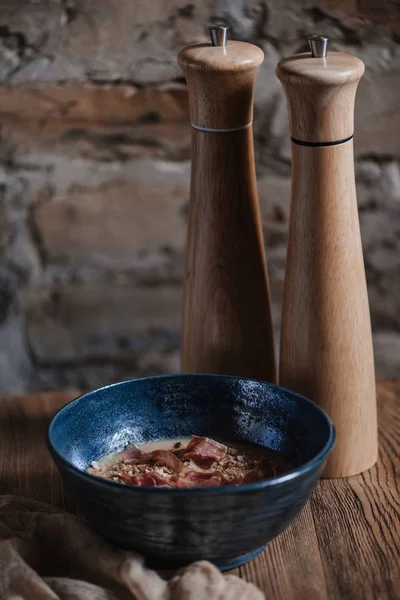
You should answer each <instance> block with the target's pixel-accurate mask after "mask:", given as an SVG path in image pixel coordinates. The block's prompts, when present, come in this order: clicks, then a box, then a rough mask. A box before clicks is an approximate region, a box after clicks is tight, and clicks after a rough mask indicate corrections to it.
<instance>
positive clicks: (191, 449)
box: [182, 435, 228, 469]
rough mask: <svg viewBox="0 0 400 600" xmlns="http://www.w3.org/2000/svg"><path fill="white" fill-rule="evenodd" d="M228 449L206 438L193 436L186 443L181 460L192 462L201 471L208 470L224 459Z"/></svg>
mask: <svg viewBox="0 0 400 600" xmlns="http://www.w3.org/2000/svg"><path fill="white" fill-rule="evenodd" d="M227 450H228V448H227V447H226V446H225V445H224V444H220V443H219V442H216V441H215V440H211V439H210V438H207V437H198V436H197V435H193V436H192V439H191V440H190V442H189V443H188V445H187V447H186V449H185V452H184V453H183V455H182V460H192V461H193V462H194V463H195V464H196V465H197V466H198V467H200V468H201V469H209V468H210V467H211V466H212V465H213V464H214V463H215V462H220V461H221V460H222V459H223V458H225V456H226V453H227Z"/></svg>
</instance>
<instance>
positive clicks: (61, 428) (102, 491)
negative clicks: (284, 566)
mask: <svg viewBox="0 0 400 600" xmlns="http://www.w3.org/2000/svg"><path fill="white" fill-rule="evenodd" d="M192 434H196V435H206V436H210V437H216V438H221V439H225V440H228V441H229V440H232V441H233V440H241V441H249V442H256V443H258V444H263V445H265V446H268V447H269V448H272V449H273V450H276V451H277V452H280V453H281V454H282V455H283V456H285V457H286V458H287V459H288V460H289V461H290V462H291V463H292V464H293V465H294V466H295V468H294V469H293V470H292V471H290V472H288V473H285V474H284V475H281V476H278V477H274V478H272V479H268V480H265V481H259V482H255V483H249V484H246V485H240V486H234V487H233V486H221V487H218V488H211V487H210V488H200V489H195V488H191V489H165V488H143V487H134V486H126V485H123V484H119V483H116V482H112V481H105V480H103V479H99V478H97V477H95V476H92V475H89V474H87V473H85V469H86V467H87V466H88V465H89V464H90V462H91V461H92V460H95V459H98V458H99V457H100V456H102V455H103V454H106V453H110V452H114V451H118V450H121V449H122V448H123V447H125V446H126V444H127V443H128V442H129V441H135V442H146V441H150V440H156V439H163V438H177V437H190V436H191V435H192ZM334 438H335V433H334V428H333V425H332V423H331V421H330V419H329V418H328V416H327V415H326V414H325V413H324V412H323V410H321V409H320V408H319V407H318V406H316V405H315V404H314V403H312V402H311V401H310V400H307V399H306V398H303V397H302V396H299V395H298V394H295V393H294V392H290V391H288V390H286V389H283V388H281V387H278V386H275V385H271V384H269V383H265V382H260V381H253V380H249V379H242V378H238V377H227V376H223V375H171V376H161V377H148V378H145V379H137V380H133V381H126V382H123V383H117V384H115V385H110V386H109V387H105V388H102V389H99V390H95V391H93V392H90V393H88V394H85V395H84V396H81V397H80V398H77V399H76V400H74V401H73V402H71V403H70V404H68V405H67V406H65V407H64V408H62V409H61V410H60V411H59V412H58V413H57V414H56V416H55V417H54V419H53V420H52V422H51V424H50V427H49V432H48V446H49V449H50V451H51V453H52V456H53V458H54V460H55V462H56V464H57V466H58V468H59V470H60V471H61V474H62V476H63V478H64V481H65V483H66V486H67V488H68V489H69V490H70V491H71V492H72V493H73V494H74V496H75V498H76V501H77V504H78V506H79V508H80V510H81V511H82V513H83V514H84V516H85V517H86V519H87V520H88V521H89V522H90V523H91V524H92V525H93V527H94V528H95V529H96V530H97V531H98V532H99V533H100V534H101V535H102V536H103V537H105V538H107V539H108V540H111V541H113V542H115V543H116V544H118V545H119V546H122V547H125V548H128V549H132V550H135V551H137V552H140V553H141V554H143V555H144V556H145V557H146V558H147V559H148V561H149V562H150V564H153V565H156V566H157V561H159V562H158V564H160V565H162V566H163V567H164V568H166V567H167V566H170V567H177V566H181V565H183V564H186V563H189V562H192V561H195V560H202V559H206V560H210V561H212V562H213V563H215V564H216V565H217V566H218V567H219V568H220V569H230V568H233V567H236V566H238V565H240V564H243V563H245V562H247V561H248V560H250V559H251V558H253V557H254V556H256V555H257V554H258V553H259V552H261V550H262V549H263V548H264V546H265V545H266V544H267V543H268V542H269V541H270V540H272V538H274V537H275V536H276V535H278V534H279V533H281V531H283V530H284V529H285V527H287V526H288V525H289V523H290V522H291V521H292V519H293V518H294V517H295V516H296V514H297V513H298V512H299V511H300V509H301V508H302V506H303V505H304V504H305V503H306V502H307V500H308V498H309V497H310V494H311V491H312V489H313V487H314V485H315V484H316V482H317V479H318V477H319V475H320V474H321V471H322V469H323V467H324V464H325V461H326V459H327V457H328V455H329V453H330V452H331V450H332V447H333V444H334Z"/></svg>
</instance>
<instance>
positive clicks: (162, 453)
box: [150, 450, 188, 473]
mask: <svg viewBox="0 0 400 600" xmlns="http://www.w3.org/2000/svg"><path fill="white" fill-rule="evenodd" d="M150 454H151V459H152V460H153V461H154V462H155V463H156V464H157V465H164V466H166V467H167V468H168V469H171V471H174V472H175V473H186V471H187V470H188V469H187V467H186V466H185V465H184V464H183V462H182V461H181V460H179V458H178V457H177V456H175V454H172V452H170V451H169V450H154V451H153V452H151V453H150Z"/></svg>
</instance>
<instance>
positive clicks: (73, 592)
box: [0, 496, 265, 600]
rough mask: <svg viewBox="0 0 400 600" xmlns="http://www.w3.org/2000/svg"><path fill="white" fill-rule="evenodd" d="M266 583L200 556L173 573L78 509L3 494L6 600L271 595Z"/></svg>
mask: <svg viewBox="0 0 400 600" xmlns="http://www.w3.org/2000/svg"><path fill="white" fill-rule="evenodd" d="M264 598H265V597H264V595H263V594H262V593H261V591H260V590H259V589H257V588H256V587H255V586H254V585H252V584H250V583H246V582H245V581H243V580H241V579H239V578H238V577H235V576H234V575H223V574H222V573H221V572H220V571H218V569H216V568H215V567H214V566H213V565H212V564H210V563H208V562H204V561H202V562H197V563H193V564H192V565H190V566H188V567H186V568H185V569H182V570H181V571H179V572H178V573H176V574H174V575H173V576H172V578H171V579H169V580H165V579H163V578H162V577H161V576H160V575H158V574H157V573H156V572H155V571H152V570H150V569H147V568H146V567H145V566H144V561H143V559H142V558H141V557H140V556H138V555H136V554H134V553H131V552H126V551H123V550H119V549H118V548H116V547H114V546H112V545H110V544H108V543H107V542H105V541H104V540H103V539H102V538H100V537H99V536H98V535H97V534H95V533H94V532H93V531H92V530H91V529H90V528H89V527H88V525H87V524H86V523H85V522H84V521H82V520H81V519H79V518H78V517H76V516H74V515H72V514H69V513H66V512H63V511H61V510H60V509H57V508H54V507H52V506H48V505H46V504H40V503H38V502H34V501H32V500H27V499H24V498H17V497H14V496H0V600H263V599H264Z"/></svg>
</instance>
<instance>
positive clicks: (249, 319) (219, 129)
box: [178, 42, 275, 381]
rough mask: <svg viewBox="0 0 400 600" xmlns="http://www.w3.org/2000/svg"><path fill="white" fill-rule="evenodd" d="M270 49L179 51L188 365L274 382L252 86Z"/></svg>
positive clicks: (239, 46)
mask: <svg viewBox="0 0 400 600" xmlns="http://www.w3.org/2000/svg"><path fill="white" fill-rule="evenodd" d="M263 58H264V55H263V52H262V51H261V50H260V49H259V48H257V47H256V46H253V45H251V44H247V43H244V42H228V44H227V45H226V46H214V45H213V44H211V43H210V44H196V45H193V46H190V47H188V48H185V49H184V50H182V51H181V52H180V54H179V56H178V62H179V64H180V66H181V68H182V70H183V72H184V74H185V77H186V80H187V84H188V91H189V102H190V118H191V123H192V173H191V192H190V205H189V217H188V240H187V258H186V276H185V289H184V310H183V329H182V352H181V366H182V371H184V372H203V373H223V374H228V375H239V376H246V377H253V378H257V379H265V380H268V381H275V360H274V350H273V335H272V323H271V310H270V294H269V284H268V277H267V269H266V260H265V251H264V244H263V235H262V229H261V220H260V214H259V207H258V196H257V187H256V178H255V164H254V150H253V132H252V118H253V87H254V80H255V76H256V73H257V70H258V68H259V66H260V64H261V62H262V61H263Z"/></svg>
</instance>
